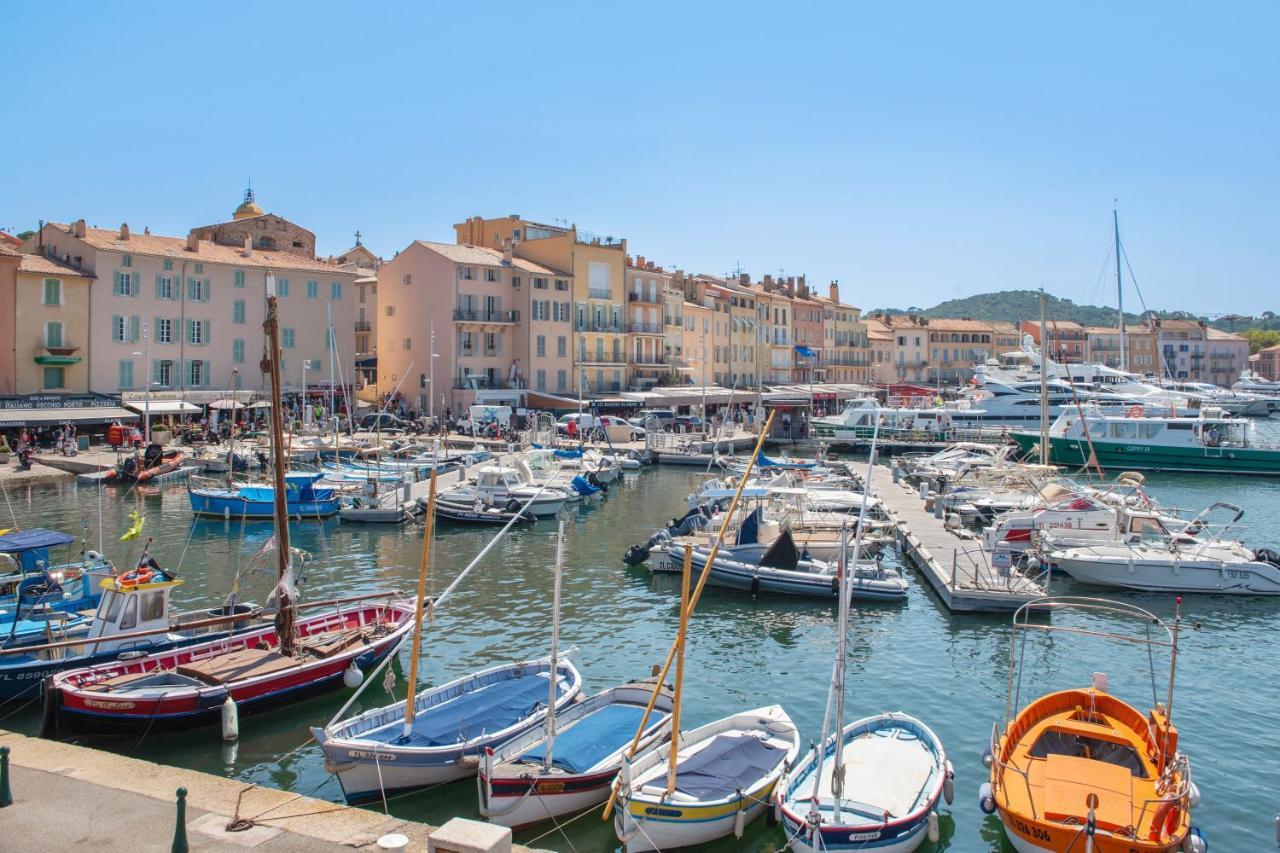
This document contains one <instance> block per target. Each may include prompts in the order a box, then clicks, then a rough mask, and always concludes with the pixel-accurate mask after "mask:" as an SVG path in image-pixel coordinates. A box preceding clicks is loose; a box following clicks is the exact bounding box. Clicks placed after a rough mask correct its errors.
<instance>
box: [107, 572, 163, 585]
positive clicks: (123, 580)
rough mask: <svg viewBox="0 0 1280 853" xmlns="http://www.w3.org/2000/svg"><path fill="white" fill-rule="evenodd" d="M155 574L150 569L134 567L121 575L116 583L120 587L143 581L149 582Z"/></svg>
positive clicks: (140, 583) (139, 583)
mask: <svg viewBox="0 0 1280 853" xmlns="http://www.w3.org/2000/svg"><path fill="white" fill-rule="evenodd" d="M155 576H156V573H155V572H153V571H151V570H150V569H134V570H133V571H131V572H125V573H124V574H123V575H121V576H120V579H119V580H118V581H116V583H117V584H118V585H119V586H120V587H122V588H125V587H135V586H141V585H142V584H144V583H151V579H152V578H153V577H155Z"/></svg>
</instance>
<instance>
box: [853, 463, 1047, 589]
mask: <svg viewBox="0 0 1280 853" xmlns="http://www.w3.org/2000/svg"><path fill="white" fill-rule="evenodd" d="M870 485H871V492H872V494H874V495H875V496H876V497H878V498H880V499H881V500H882V501H884V505H885V507H886V509H887V510H888V511H889V513H890V514H891V515H892V517H893V518H894V520H895V521H897V523H898V533H897V537H898V550H899V552H900V553H902V554H903V556H905V557H906V558H907V559H909V560H910V561H911V563H912V564H913V565H914V566H915V567H916V568H917V569H919V570H920V573H921V574H923V575H924V576H925V578H926V579H927V580H928V581H929V585H930V586H932V587H933V589H934V591H935V592H936V593H937V594H938V597H939V598H941V599H942V602H943V604H945V605H946V606H947V608H948V609H950V610H951V611H953V612H956V613H984V612H985V613H1003V612H1009V611H1013V610H1017V609H1018V608H1019V607H1021V606H1022V605H1023V604H1025V603H1026V602H1028V601H1030V600H1031V599H1033V598H1038V597H1040V596H1042V595H1044V594H1045V590H1044V587H1043V586H1041V584H1040V583H1039V582H1037V581H1035V580H1032V579H1031V578H1028V577H1025V576H1023V575H1021V574H1019V573H1018V572H1016V571H1014V570H1006V571H1003V572H1002V571H998V570H996V569H993V568H992V567H991V565H990V563H989V562H988V561H987V558H986V555H984V554H982V552H981V550H980V547H979V542H978V541H977V540H974V539H964V538H961V537H960V536H958V535H956V534H955V533H953V532H952V531H951V530H949V529H947V526H946V525H945V524H944V523H943V521H942V519H940V518H935V517H934V515H933V514H932V513H931V512H929V511H928V510H926V509H925V507H924V501H922V500H920V495H919V493H918V492H917V491H916V490H915V489H912V488H911V487H910V486H908V485H906V484H905V483H894V482H893V474H892V472H891V471H890V470H889V468H888V467H886V466H884V465H873V466H872V473H871V484H870Z"/></svg>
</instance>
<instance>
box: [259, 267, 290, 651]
mask: <svg viewBox="0 0 1280 853" xmlns="http://www.w3.org/2000/svg"><path fill="white" fill-rule="evenodd" d="M262 327H263V330H264V331H265V332H266V333H267V352H266V354H265V355H264V356H263V359H262V365H261V366H262V371H263V372H264V373H266V374H268V375H269V377H270V379H271V450H272V454H271V456H272V460H271V477H272V482H273V485H274V486H275V488H274V490H273V495H272V504H273V508H274V513H275V526H276V573H277V575H278V576H279V580H280V583H279V587H278V598H279V602H280V609H279V611H278V612H277V613H276V618H275V628H276V636H278V637H279V638H280V653H281V654H283V655H286V656H291V655H292V654H293V634H294V624H293V620H294V612H293V598H292V597H291V594H290V590H289V584H286V583H285V578H286V576H287V575H288V573H289V556H290V552H289V509H288V506H287V504H286V495H285V490H284V465H285V462H284V457H285V452H286V451H285V444H284V423H283V417H284V416H283V414H282V413H281V411H280V405H281V404H280V306H279V302H278V301H277V299H276V280H275V276H273V275H268V276H267V319H266V321H265V322H263V324H262Z"/></svg>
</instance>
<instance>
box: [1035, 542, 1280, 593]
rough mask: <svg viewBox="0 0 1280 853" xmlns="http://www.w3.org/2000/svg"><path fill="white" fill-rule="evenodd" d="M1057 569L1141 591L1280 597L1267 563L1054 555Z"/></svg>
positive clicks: (1277, 574) (1277, 578)
mask: <svg viewBox="0 0 1280 853" xmlns="http://www.w3.org/2000/svg"><path fill="white" fill-rule="evenodd" d="M1049 559H1050V560H1051V561H1052V563H1053V565H1054V567H1055V568H1058V569H1061V570H1062V571H1065V572H1066V573H1067V574H1069V575H1071V577H1073V578H1074V579H1076V580H1077V581H1080V582H1081V583H1087V584H1094V585H1096V586H1110V587H1119V588H1121V589H1133V590H1140V591H1142V592H1186V593H1212V594H1217V595H1280V569H1277V568H1276V567H1275V566H1272V565H1270V564H1268V563H1253V564H1246V565H1248V566H1249V568H1233V567H1232V564H1231V563H1221V562H1219V561H1216V560H1202V559H1201V560H1197V559H1195V558H1194V557H1193V558H1191V559H1187V560H1176V561H1174V562H1173V563H1172V564H1169V563H1158V562H1155V561H1144V560H1141V559H1138V560H1126V561H1114V562H1113V561H1105V562H1104V561H1102V560H1099V559H1090V558H1087V557H1083V556H1072V553H1071V552H1051V554H1050V555H1049Z"/></svg>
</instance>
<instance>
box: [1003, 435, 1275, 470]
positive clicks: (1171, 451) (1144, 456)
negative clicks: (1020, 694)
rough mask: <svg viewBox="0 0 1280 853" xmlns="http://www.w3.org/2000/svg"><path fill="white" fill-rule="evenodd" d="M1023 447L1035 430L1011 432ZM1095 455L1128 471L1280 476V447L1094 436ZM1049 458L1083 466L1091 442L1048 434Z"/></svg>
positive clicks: (1102, 462)
mask: <svg viewBox="0 0 1280 853" xmlns="http://www.w3.org/2000/svg"><path fill="white" fill-rule="evenodd" d="M1011 435H1012V436H1013V438H1014V439H1015V440H1016V441H1017V442H1018V446H1019V447H1020V448H1021V449H1022V451H1023V452H1024V453H1025V452H1028V451H1030V449H1031V448H1032V447H1033V446H1035V445H1036V444H1038V443H1039V441H1040V436H1039V435H1038V434H1036V433H1027V432H1016V433H1011ZM1093 451H1094V457H1095V458H1096V459H1097V463H1098V464H1099V465H1101V466H1102V467H1103V468H1115V469H1120V470H1125V471H1182V472H1187V473H1193V474H1249V475H1254V476H1260V477H1266V476H1269V477H1280V450H1263V449H1257V448H1248V447H1159V446H1154V445H1146V444H1138V443H1135V442H1116V441H1100V440H1098V439H1094V440H1093ZM1049 457H1050V458H1049V461H1050V462H1051V463H1053V464H1055V465H1069V466H1076V467H1083V466H1084V465H1085V464H1086V463H1088V462H1089V444H1088V443H1086V442H1083V441H1077V440H1076V439H1074V438H1061V437H1058V436H1051V437H1050V438H1049Z"/></svg>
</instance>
